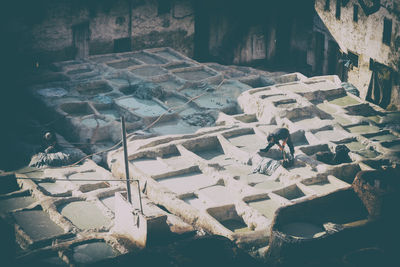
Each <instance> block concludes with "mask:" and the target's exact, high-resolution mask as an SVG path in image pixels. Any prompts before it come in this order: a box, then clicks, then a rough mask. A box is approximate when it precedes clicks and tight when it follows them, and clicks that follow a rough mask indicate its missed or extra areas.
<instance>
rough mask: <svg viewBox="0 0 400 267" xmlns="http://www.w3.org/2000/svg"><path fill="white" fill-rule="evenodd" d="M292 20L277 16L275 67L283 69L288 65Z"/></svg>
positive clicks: (287, 17)
mask: <svg viewBox="0 0 400 267" xmlns="http://www.w3.org/2000/svg"><path fill="white" fill-rule="evenodd" d="M292 24H293V19H292V16H291V15H290V14H288V16H278V18H277V27H276V54H275V64H276V66H277V67H283V66H287V65H289V64H290V60H291V53H290V41H291V32H292Z"/></svg>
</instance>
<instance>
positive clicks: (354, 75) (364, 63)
mask: <svg viewBox="0 0 400 267" xmlns="http://www.w3.org/2000/svg"><path fill="white" fill-rule="evenodd" d="M381 2H382V5H383V6H388V5H389V4H390V2H393V1H390V0H386V1H381ZM354 4H358V1H356V0H351V1H349V3H348V4H347V5H346V7H342V8H341V18H340V20H337V19H336V17H335V10H336V1H331V3H330V10H329V11H324V6H325V0H316V2H315V9H316V11H317V13H318V15H319V16H320V18H321V20H322V21H323V23H324V24H325V26H326V27H327V28H328V30H329V32H330V34H331V35H332V36H333V38H334V40H335V41H336V42H337V43H338V44H339V46H340V47H341V49H342V50H344V52H347V51H346V49H347V50H350V51H351V52H353V53H356V54H358V55H359V66H358V68H356V67H353V69H352V70H350V71H349V73H348V81H349V82H351V83H353V84H354V85H355V86H356V87H357V88H358V89H359V90H360V96H361V97H362V98H365V95H366V93H367V90H368V85H369V82H370V79H371V71H370V70H369V60H370V58H373V59H374V60H375V61H378V62H380V63H382V64H385V65H388V66H390V67H392V68H394V69H395V70H397V71H398V70H399V69H398V68H399V66H398V64H399V63H398V62H399V61H400V52H399V48H400V47H399V44H396V43H400V41H396V40H399V38H400V22H399V20H398V18H396V16H395V15H394V14H392V13H390V12H389V11H388V10H387V9H386V8H384V7H381V8H380V9H379V11H378V12H376V13H374V14H372V15H369V16H368V17H367V16H366V15H365V13H364V12H363V10H362V8H361V7H360V8H359V16H358V22H353V5H354ZM389 6H390V5H389ZM384 17H387V18H389V19H392V24H393V25H392V38H391V39H392V42H391V46H387V45H385V44H383V43H382V35H383V19H384ZM325 48H326V49H327V46H326V47H325ZM396 64H397V66H396Z"/></svg>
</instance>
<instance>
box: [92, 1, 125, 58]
mask: <svg viewBox="0 0 400 267" xmlns="http://www.w3.org/2000/svg"><path fill="white" fill-rule="evenodd" d="M92 9H93V11H92V12H93V18H92V19H91V20H90V49H89V53H90V54H91V55H94V54H102V53H107V52H108V53H110V52H113V48H114V44H113V39H119V38H127V37H129V3H128V1H126V0H118V1H114V3H113V5H112V8H111V9H109V10H108V9H107V8H104V7H103V6H102V5H101V4H100V5H96V6H94V7H92Z"/></svg>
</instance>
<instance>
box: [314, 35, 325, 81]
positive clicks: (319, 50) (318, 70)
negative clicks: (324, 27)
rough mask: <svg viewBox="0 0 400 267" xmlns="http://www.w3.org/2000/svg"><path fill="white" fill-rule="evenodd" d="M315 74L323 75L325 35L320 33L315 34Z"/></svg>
mask: <svg viewBox="0 0 400 267" xmlns="http://www.w3.org/2000/svg"><path fill="white" fill-rule="evenodd" d="M314 36H315V50H314V55H315V74H316V75H321V74H322V73H323V64H324V51H325V35H323V34H322V33H320V32H315V35H314Z"/></svg>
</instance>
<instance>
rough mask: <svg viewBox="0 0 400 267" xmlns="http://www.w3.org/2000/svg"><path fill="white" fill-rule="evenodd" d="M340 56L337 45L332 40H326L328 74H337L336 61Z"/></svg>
mask: <svg viewBox="0 0 400 267" xmlns="http://www.w3.org/2000/svg"><path fill="white" fill-rule="evenodd" d="M339 58H340V53H339V46H338V44H337V43H336V42H334V41H329V42H328V74H331V75H333V74H338V61H339Z"/></svg>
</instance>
